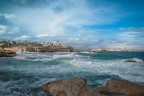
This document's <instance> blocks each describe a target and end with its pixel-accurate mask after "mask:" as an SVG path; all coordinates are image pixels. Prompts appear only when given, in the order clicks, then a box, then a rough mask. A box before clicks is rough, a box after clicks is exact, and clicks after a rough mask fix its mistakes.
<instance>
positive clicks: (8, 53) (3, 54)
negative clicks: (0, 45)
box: [0, 51, 16, 57]
mask: <svg viewBox="0 0 144 96" xmlns="http://www.w3.org/2000/svg"><path fill="white" fill-rule="evenodd" d="M14 56H16V52H13V51H0V57H14Z"/></svg>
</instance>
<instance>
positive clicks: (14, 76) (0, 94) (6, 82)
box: [0, 52, 144, 96]
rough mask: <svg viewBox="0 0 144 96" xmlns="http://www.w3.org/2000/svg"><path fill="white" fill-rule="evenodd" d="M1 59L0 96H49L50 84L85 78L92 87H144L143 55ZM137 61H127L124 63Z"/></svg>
mask: <svg viewBox="0 0 144 96" xmlns="http://www.w3.org/2000/svg"><path fill="white" fill-rule="evenodd" d="M17 54H18V55H17V56H16V57H0V96H47V94H46V93H45V92H43V91H42V88H41V86H42V85H43V84H45V83H47V82H51V81H55V80H61V79H69V78H73V77H83V78H85V79H86V80H87V83H88V85H90V86H103V85H105V84H106V81H107V80H110V79H114V80H123V79H125V80H129V81H131V82H135V83H138V84H142V85H144V52H44V53H40V52H18V53H17ZM129 59H132V60H135V61H136V62H125V60H129Z"/></svg>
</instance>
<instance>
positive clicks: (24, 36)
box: [14, 35, 31, 40]
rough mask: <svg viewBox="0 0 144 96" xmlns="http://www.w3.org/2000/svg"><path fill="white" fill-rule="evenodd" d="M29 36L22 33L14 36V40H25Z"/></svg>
mask: <svg viewBox="0 0 144 96" xmlns="http://www.w3.org/2000/svg"><path fill="white" fill-rule="evenodd" d="M29 38H31V36H27V35H23V36H20V37H16V38H14V40H27V39H29Z"/></svg>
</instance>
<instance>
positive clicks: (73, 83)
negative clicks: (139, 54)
mask: <svg viewBox="0 0 144 96" xmlns="http://www.w3.org/2000/svg"><path fill="white" fill-rule="evenodd" d="M42 89H43V91H45V92H46V93H47V95H48V96H144V86H142V85H138V84H135V83H132V82H130V81H127V80H108V81H107V84H106V85H105V86H101V87H90V86H88V85H87V82H86V80H85V79H84V78H72V79H68V80H57V81H53V82H49V83H46V84H44V85H43V86H42Z"/></svg>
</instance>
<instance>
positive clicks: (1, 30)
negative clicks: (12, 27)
mask: <svg viewBox="0 0 144 96" xmlns="http://www.w3.org/2000/svg"><path fill="white" fill-rule="evenodd" d="M6 30H7V26H5V25H0V34H4V33H6Z"/></svg>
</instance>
